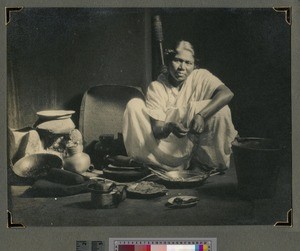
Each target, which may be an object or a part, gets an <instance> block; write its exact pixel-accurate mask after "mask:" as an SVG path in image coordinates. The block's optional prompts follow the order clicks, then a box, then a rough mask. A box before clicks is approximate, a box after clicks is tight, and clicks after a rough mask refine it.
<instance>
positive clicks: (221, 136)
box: [123, 69, 237, 170]
mask: <svg viewBox="0 0 300 251" xmlns="http://www.w3.org/2000/svg"><path fill="white" fill-rule="evenodd" d="M220 85H223V83H222V82H221V81H220V80H219V79H218V78H217V77H215V76H214V75H213V74H211V73H210V72H209V71H207V70H204V69H198V70H194V71H193V72H192V73H191V74H190V75H189V76H188V78H187V79H186V80H185V81H184V83H183V84H182V86H181V88H180V89H179V88H176V87H173V86H172V85H170V84H169V83H168V81H167V77H166V76H165V75H160V76H159V77H158V80H157V81H154V82H152V83H151V84H150V85H149V87H148V91H147V94H146V102H144V101H143V100H141V99H136V98H135V99H132V100H130V101H129V102H128V104H127V107H126V110H125V113H124V118H123V121H124V123H123V136H124V143H125V147H126V150H127V153H128V155H129V156H131V157H133V158H135V159H136V160H138V161H142V162H145V163H151V164H156V165H160V166H161V167H163V168H165V169H167V170H174V169H175V170H182V169H186V168H188V167H189V164H190V161H191V159H193V160H194V161H196V162H198V163H201V164H202V165H204V166H207V167H209V168H218V169H223V170H224V169H227V168H228V167H229V160H230V154H231V143H232V141H233V140H234V138H235V137H236V135H237V131H236V130H235V129H234V126H233V124H232V120H231V113H230V109H229V107H228V106H225V107H223V108H222V109H220V110H219V111H218V112H217V113H216V114H214V115H213V116H212V117H210V118H209V119H208V120H207V121H206V122H205V128H204V131H203V132H202V133H201V134H200V135H194V134H191V133H188V135H187V136H186V137H183V138H177V137H176V136H175V135H174V134H172V133H171V134H170V135H169V136H168V137H167V138H165V139H161V140H157V139H155V138H154V136H153V133H152V128H151V123H150V117H152V118H153V119H156V120H160V121H164V122H171V121H172V122H180V123H182V124H183V125H184V126H185V127H189V124H190V122H191V120H192V119H193V117H194V115H195V114H196V113H199V112H200V111H201V110H202V109H203V108H204V107H205V106H206V105H207V104H208V103H209V102H210V101H211V98H212V95H213V93H214V91H215V90H216V88H218V86H220Z"/></svg>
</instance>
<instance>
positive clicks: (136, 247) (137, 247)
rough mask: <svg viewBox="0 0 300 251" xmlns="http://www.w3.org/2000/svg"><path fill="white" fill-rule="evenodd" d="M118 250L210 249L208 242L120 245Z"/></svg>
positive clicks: (184, 250) (208, 250)
mask: <svg viewBox="0 0 300 251" xmlns="http://www.w3.org/2000/svg"><path fill="white" fill-rule="evenodd" d="M117 251H210V246H209V245H208V244H199V245H155V244H154V245H119V246H118V250H117Z"/></svg>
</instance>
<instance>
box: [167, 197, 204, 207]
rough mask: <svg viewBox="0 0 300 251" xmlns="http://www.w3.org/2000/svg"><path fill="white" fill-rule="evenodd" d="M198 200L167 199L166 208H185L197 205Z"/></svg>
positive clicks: (192, 198) (194, 198)
mask: <svg viewBox="0 0 300 251" xmlns="http://www.w3.org/2000/svg"><path fill="white" fill-rule="evenodd" d="M198 201H199V198H197V197H195V196H175V197H172V198H170V199H168V203H167V204H166V206H168V207H172V208H186V207H193V206H195V205H197V203H198Z"/></svg>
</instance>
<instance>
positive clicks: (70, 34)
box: [7, 8, 291, 143]
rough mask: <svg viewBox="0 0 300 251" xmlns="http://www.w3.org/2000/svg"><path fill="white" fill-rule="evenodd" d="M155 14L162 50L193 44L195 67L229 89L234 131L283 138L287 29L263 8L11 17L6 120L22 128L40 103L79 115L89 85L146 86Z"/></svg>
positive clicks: (44, 12)
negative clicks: (159, 21)
mask: <svg viewBox="0 0 300 251" xmlns="http://www.w3.org/2000/svg"><path fill="white" fill-rule="evenodd" d="M156 14H160V15H161V19H162V22H163V30H164V37H165V41H164V46H165V48H168V47H170V46H171V45H172V44H173V43H174V41H176V40H178V39H185V40H188V41H190V42H192V43H193V44H194V47H195V49H196V53H197V54H198V58H199V59H200V66H201V68H206V69H208V70H210V71H211V72H212V73H214V74H215V75H217V76H218V77H219V78H220V79H221V80H222V81H223V82H224V83H225V84H226V85H227V86H228V87H229V88H230V89H231V90H232V91H233V92H234V93H235V97H234V99H233V101H232V102H231V104H230V107H231V109H232V115H233V120H234V123H235V125H236V128H237V129H238V131H239V133H240V135H241V136H258V137H271V138H279V139H281V140H284V141H286V142H287V143H289V142H290V134H291V102H290V99H291V93H290V90H291V89H290V87H291V86H290V52H291V51H290V26H289V25H288V24H287V23H286V22H285V20H284V15H283V14H282V13H277V12H275V11H274V10H273V9H271V8H268V9H148V10H144V9H37V8H35V9H24V10H22V11H21V12H19V13H15V14H13V16H12V22H11V23H10V24H9V25H8V29H7V32H8V34H7V35H8V43H7V44H8V106H9V107H8V108H9V109H8V111H9V117H8V122H9V126H10V127H14V128H20V127H23V126H27V125H31V124H33V123H34V121H35V119H36V115H35V113H36V112H37V111H39V110H43V109H74V110H76V111H77V114H78V111H79V106H80V101H81V97H82V95H83V93H84V92H85V91H86V90H87V89H88V88H89V87H90V86H94V85H98V84H121V85H133V86H141V87H143V86H146V85H147V84H148V82H149V81H150V80H151V77H149V70H150V71H151V67H153V71H152V73H153V74H152V79H155V78H156V76H157V67H156V66H157V65H158V64H159V54H158V47H157V43H156V42H155V41H154V40H153V39H152V46H151V38H150V37H149V36H148V33H149V32H150V31H151V23H150V22H148V21H149V20H148V19H149V18H151V15H152V16H153V15H156ZM147 18H148V19H147ZM147 20H148V21H147ZM151 50H152V51H153V54H152V55H153V56H152V64H151V59H150V60H149V58H147V55H148V54H149V52H151ZM154 66H155V67H154ZM77 120H78V117H75V122H77Z"/></svg>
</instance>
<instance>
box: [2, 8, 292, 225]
mask: <svg viewBox="0 0 300 251" xmlns="http://www.w3.org/2000/svg"><path fill="white" fill-rule="evenodd" d="M7 11H8V13H9V15H7V24H6V25H7V27H6V28H7V131H8V134H7V153H8V156H7V159H8V164H9V165H8V167H7V168H8V169H7V174H8V175H7V176H8V177H7V189H8V210H9V212H10V214H11V216H12V217H13V221H14V223H19V224H21V225H24V226H26V227H29V226H36V227H48V226H71V227H72V226H231V225H234V226H235V225H242V226H249V225H250V226H251V225H269V226H273V225H276V223H278V222H286V221H287V220H288V216H289V212H290V214H291V211H290V210H291V209H292V153H291V151H292V148H291V140H292V130H291V123H292V117H291V18H290V10H289V9H288V8H286V9H284V8H283V9H280V8H279V9H274V8H27V7H26V8H20V9H14V10H11V11H9V10H7Z"/></svg>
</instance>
